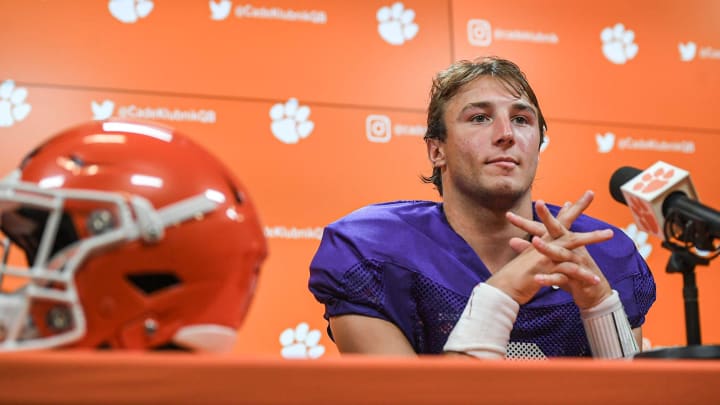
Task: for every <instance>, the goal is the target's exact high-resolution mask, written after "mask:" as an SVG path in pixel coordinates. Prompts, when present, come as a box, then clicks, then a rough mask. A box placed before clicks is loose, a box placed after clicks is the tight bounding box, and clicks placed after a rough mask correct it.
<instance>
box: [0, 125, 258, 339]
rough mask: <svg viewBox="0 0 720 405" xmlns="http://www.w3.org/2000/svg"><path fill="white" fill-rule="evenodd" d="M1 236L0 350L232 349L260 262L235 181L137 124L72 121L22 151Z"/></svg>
mask: <svg viewBox="0 0 720 405" xmlns="http://www.w3.org/2000/svg"><path fill="white" fill-rule="evenodd" d="M0 230H2V232H3V233H4V234H5V236H6V237H7V238H6V240H5V244H4V249H3V252H4V254H3V261H2V265H1V266H0V283H1V285H2V286H3V291H2V292H1V293H0V351H2V350H20V349H42V348H51V347H92V348H103V347H107V348H127V349H156V348H168V347H173V348H186V349H190V350H197V351H219V352H222V351H228V350H231V349H232V347H233V346H234V343H235V341H236V334H237V330H238V329H239V327H240V325H241V323H242V321H243V318H244V317H245V314H246V313H247V311H248V306H249V304H250V302H251V300H252V297H253V293H254V290H255V285H256V281H257V278H258V273H259V269H260V265H261V263H262V262H263V260H264V259H265V257H266V255H267V245H266V241H265V238H264V236H263V232H262V229H261V226H260V223H259V220H258V216H257V214H256V211H255V208H254V207H253V204H252V202H251V201H250V198H249V196H248V194H247V192H246V190H245V189H244V188H243V186H242V185H241V184H240V183H239V182H238V181H237V180H236V179H235V178H234V176H233V175H232V174H231V173H230V172H229V171H228V170H227V169H226V168H225V167H224V166H223V165H222V164H221V163H220V162H219V161H218V160H217V159H216V158H215V157H213V156H212V155H211V154H210V153H208V152H207V151H206V150H204V149H203V148H201V147H200V146H198V145H197V144H196V143H194V142H192V141H191V140H190V139H188V138H187V137H186V136H184V135H182V134H180V133H178V132H177V131H174V130H173V129H171V128H169V127H166V126H163V125H160V124H157V123H151V122H141V121H128V120H118V119H112V120H107V121H94V122H89V123H85V124H81V125H78V126H76V127H74V128H71V129H68V130H65V131H62V132H60V133H59V134H57V135H55V136H54V137H52V138H50V139H49V140H47V141H46V142H44V143H43V144H41V145H40V146H39V147H37V148H36V149H35V150H33V151H32V152H30V153H29V154H28V155H27V156H26V157H25V158H24V160H23V161H22V163H21V165H20V167H19V168H18V169H17V170H16V171H15V172H13V174H11V175H10V176H8V177H7V178H5V179H3V180H2V181H0ZM12 246H17V247H19V248H20V249H21V250H22V251H23V252H24V256H25V257H26V259H27V260H26V262H27V263H23V264H22V265H17V264H16V262H21V261H22V260H12V259H11V260H10V261H9V260H8V256H11V257H14V256H16V255H14V254H13V255H8V252H11V251H12V252H20V250H17V249H16V248H13V247H12ZM20 256H22V253H20ZM10 280H13V282H14V283H15V288H14V289H12V290H9V289H8V288H7V287H6V285H7V283H8V282H10ZM18 280H21V281H23V282H22V285H18Z"/></svg>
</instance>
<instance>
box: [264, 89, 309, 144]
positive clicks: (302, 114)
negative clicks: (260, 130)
mask: <svg viewBox="0 0 720 405" xmlns="http://www.w3.org/2000/svg"><path fill="white" fill-rule="evenodd" d="M308 117H310V108H309V107H307V106H300V103H298V101H297V99H296V98H291V99H289V100H288V101H287V102H286V103H277V104H275V105H274V106H272V108H271V109H270V118H272V124H270V130H271V131H272V133H273V135H275V138H277V139H278V140H279V141H280V142H282V143H286V144H291V143H298V141H299V140H300V139H304V138H307V137H308V136H309V135H310V133H311V132H312V131H313V129H314V128H315V124H314V123H313V122H312V121H309V120H308Z"/></svg>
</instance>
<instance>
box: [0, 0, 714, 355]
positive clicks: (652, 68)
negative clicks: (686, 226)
mask: <svg viewBox="0 0 720 405" xmlns="http://www.w3.org/2000/svg"><path fill="white" fill-rule="evenodd" d="M0 15H1V16H2V18H1V20H2V23H0V150H1V151H2V152H1V153H2V155H1V156H2V159H0V170H1V171H2V172H8V171H10V170H11V169H13V168H14V167H15V166H16V165H17V163H18V162H19V160H20V158H21V156H22V155H23V154H24V153H26V152H27V151H28V150H29V149H30V148H31V147H33V146H34V145H36V144H37V143H39V142H40V141H41V140H43V139H44V138H46V137H48V136H50V135H51V134H53V133H55V132H57V131H58V130H60V129H63V128H66V127H68V126H70V125H73V124H76V123H78V122H81V121H85V120H90V119H104V118H107V117H110V116H119V117H130V118H145V119H154V120H157V121H159V122H163V123H166V124H169V125H172V126H174V127H175V128H177V129H179V130H181V131H183V132H185V133H187V134H188V135H190V136H191V137H193V138H194V139H195V140H196V141H198V142H199V143H201V144H202V145H204V146H205V147H207V148H208V149H209V150H211V151H212V152H213V153H214V154H215V155H217V156H218V157H219V158H220V159H221V160H223V161H224V162H225V163H226V164H227V165H228V166H229V167H230V168H231V169H232V170H233V171H234V172H235V173H236V174H237V176H238V177H239V178H240V179H241V180H242V181H243V183H244V184H245V185H246V186H247V188H248V189H249V190H250V193H251V195H252V198H253V199H254V201H255V203H256V205H257V207H258V209H259V211H260V216H261V219H262V222H263V224H264V229H265V235H266V236H267V238H268V240H269V248H270V256H269V258H268V260H267V262H266V265H265V266H264V268H263V269H262V276H261V280H260V283H259V285H258V290H257V295H256V300H255V301H254V303H253V305H252V308H251V311H250V313H249V316H248V318H247V320H246V322H245V324H244V326H243V329H242V331H241V334H240V337H239V340H238V342H237V345H236V352H238V353H276V354H278V355H283V356H285V357H299V358H318V357H322V356H336V355H337V350H336V349H335V347H334V345H333V343H332V342H331V341H330V340H329V338H328V337H327V334H326V333H325V327H326V323H325V321H324V320H323V318H322V314H323V308H322V306H321V305H319V304H318V303H316V302H315V301H314V299H313V297H312V296H311V294H310V293H309V292H308V289H307V279H308V264H309V262H310V260H311V258H312V256H313V253H314V252H315V249H316V248H317V246H318V243H319V239H320V236H321V234H322V229H323V227H324V226H325V225H326V224H328V223H329V222H331V221H333V220H335V219H337V218H338V217H340V216H342V215H344V214H347V213H349V212H350V211H352V210H354V209H357V208H359V207H361V206H363V205H365V204H369V203H374V202H380V201H386V200H394V199H434V200H437V199H438V196H437V193H436V191H435V190H434V189H432V187H431V186H429V185H425V184H422V183H421V182H420V180H419V176H421V175H427V174H429V173H430V165H429V163H428V161H427V157H426V151H425V145H424V143H423V141H422V136H423V134H424V131H425V107H426V104H427V101H428V91H429V88H430V83H431V78H432V76H433V74H434V73H435V72H437V71H438V70H440V69H442V68H445V67H446V66H448V65H449V64H450V63H451V62H452V61H455V60H458V59H468V58H474V57H477V56H481V55H498V56H502V57H505V58H509V59H511V60H513V61H515V62H517V63H518V64H519V65H520V66H521V67H522V68H523V69H524V70H525V71H526V73H527V75H528V77H529V80H530V82H531V83H532V84H533V86H534V88H535V90H536V92H537V95H538V97H539V99H540V103H541V106H542V108H543V110H544V113H545V116H546V118H547V120H548V123H549V130H548V133H547V135H548V142H547V143H546V144H545V145H544V146H543V151H542V153H541V155H540V156H541V158H540V169H539V172H538V175H537V180H536V182H535V185H534V191H533V193H534V196H535V198H540V197H542V198H543V199H545V200H548V201H551V202H556V203H562V202H564V201H567V200H574V199H575V198H577V197H578V196H580V194H581V193H582V192H583V191H584V190H586V189H592V190H594V191H595V192H596V199H595V202H594V204H593V205H592V206H591V208H590V209H589V213H590V214H591V215H595V216H598V217H601V218H603V219H605V220H607V221H609V222H611V223H613V224H614V225H617V226H618V227H620V228H624V229H625V231H626V232H627V233H628V234H629V235H630V236H631V237H632V238H633V239H634V240H635V242H636V243H637V245H638V247H639V249H640V251H641V252H642V254H643V255H644V256H645V257H646V259H647V261H648V263H649V264H650V266H651V267H652V269H653V270H654V274H655V277H656V279H657V296H658V299H657V302H656V304H655V306H654V307H653V308H652V310H651V312H650V314H649V315H648V317H647V322H646V324H645V326H644V328H643V330H644V334H645V337H646V338H647V340H648V341H647V342H646V344H648V343H649V344H650V345H652V346H653V347H661V346H673V345H682V344H684V343H685V324H684V312H683V300H682V276H681V275H679V274H667V273H666V272H665V265H666V263H667V260H668V257H669V252H668V251H666V250H664V249H662V248H661V246H660V241H659V240H658V239H654V238H653V237H652V236H651V237H648V236H647V235H646V234H645V233H643V232H638V231H637V227H636V226H635V225H634V224H633V223H632V217H631V215H630V211H629V209H628V208H627V207H625V206H623V205H620V204H618V203H617V202H615V201H613V200H612V199H611V197H610V195H609V193H608V191H607V190H608V182H609V179H610V177H611V175H612V173H613V172H614V171H615V169H617V168H618V167H621V166H634V167H637V168H640V169H644V168H646V167H648V166H650V165H651V164H652V163H654V162H655V161H657V160H664V161H666V162H669V163H671V164H673V165H675V166H678V167H681V168H684V169H686V170H689V171H690V173H691V174H692V178H693V181H694V184H695V187H696V189H697V190H698V193H699V196H700V199H701V201H702V202H703V203H704V204H706V205H709V206H711V207H715V208H718V207H720V204H719V202H720V190H719V189H718V184H719V182H718V180H717V178H718V176H719V175H720V156H719V155H718V145H719V144H720V119H718V108H720V103H719V102H718V94H720V24H718V19H719V18H720V1H717V0H685V1H682V2H680V1H668V0H648V1H625V0H605V1H601V2H578V1H575V0H568V1H564V0H556V1H546V2H543V3H542V4H540V3H538V2H537V1H533V0H507V1H478V0H450V1H442V0H405V1H403V2H392V1H353V2H350V1H332V0H326V1H323V0H297V1H285V0H254V1H248V2H245V1H238V0H210V1H207V0H110V1H108V0H74V1H69V0H68V1H57V0H52V1H41V0H25V1H19V0H0ZM188 164H192V162H188ZM218 237H221V235H218ZM387 238H388V239H392V238H393V235H392V234H388V235H387ZM208 242H209V243H211V241H210V240H209V241H208ZM696 272H697V283H698V286H699V291H700V293H699V294H700V321H701V327H702V329H701V332H702V337H703V342H704V343H720V265H719V264H718V263H717V262H715V263H713V264H712V265H711V266H708V267H698V268H697V270H696Z"/></svg>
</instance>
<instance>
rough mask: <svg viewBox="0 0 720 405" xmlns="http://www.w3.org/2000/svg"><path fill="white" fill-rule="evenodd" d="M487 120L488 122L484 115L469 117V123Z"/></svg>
mask: <svg viewBox="0 0 720 405" xmlns="http://www.w3.org/2000/svg"><path fill="white" fill-rule="evenodd" d="M488 120H489V118H488V116H487V115H485V114H477V115H473V116H472V117H470V121H473V122H486V121H488Z"/></svg>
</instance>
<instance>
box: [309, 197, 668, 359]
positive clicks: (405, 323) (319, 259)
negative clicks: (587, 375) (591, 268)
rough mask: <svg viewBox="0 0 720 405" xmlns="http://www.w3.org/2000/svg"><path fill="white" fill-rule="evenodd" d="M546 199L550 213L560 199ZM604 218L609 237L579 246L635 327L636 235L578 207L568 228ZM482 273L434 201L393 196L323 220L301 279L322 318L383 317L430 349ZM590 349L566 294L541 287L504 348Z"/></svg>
mask: <svg viewBox="0 0 720 405" xmlns="http://www.w3.org/2000/svg"><path fill="white" fill-rule="evenodd" d="M548 207H549V208H550V211H551V212H552V213H553V214H554V215H555V214H557V211H558V210H559V207H556V206H551V205H548ZM533 209H534V207H533ZM535 220H538V219H537V217H536V218H535ZM607 228H611V229H612V230H613V231H614V237H613V238H612V239H611V240H609V241H606V242H602V243H597V244H592V245H589V246H587V249H588V251H589V252H590V254H591V255H592V257H593V258H594V260H595V262H596V263H597V264H598V266H599V267H600V269H602V271H603V273H604V274H605V277H606V278H607V280H608V282H609V283H610V285H611V286H612V288H613V289H615V290H617V291H618V293H619V295H620V299H621V301H622V303H623V305H624V307H625V312H626V313H627V315H628V319H629V321H630V325H631V326H632V327H633V328H636V327H639V326H641V325H642V324H643V322H644V321H645V315H646V314H647V312H648V310H649V309H650V306H651V305H652V303H653V302H654V301H655V282H654V280H653V277H652V274H651V273H650V270H649V268H648V266H647V264H646V263H645V261H644V260H643V258H642V256H640V254H639V253H638V251H637V249H636V248H635V244H634V243H633V241H632V240H631V239H630V238H628V237H627V236H626V235H625V233H624V232H623V231H622V230H620V229H618V228H616V227H613V226H612V225H609V224H607V223H605V222H602V221H599V220H596V219H593V218H591V217H589V216H586V215H582V216H580V217H579V218H578V219H577V220H576V221H575V223H574V224H573V225H572V227H571V230H573V231H577V232H587V231H592V230H596V229H607ZM490 276H491V273H490V271H489V270H488V269H487V267H485V264H483V262H482V261H481V260H480V258H479V257H478V256H477V254H476V253H475V251H474V250H473V249H472V248H471V247H470V245H468V244H467V242H465V240H464V239H462V237H460V235H458V234H457V233H455V231H454V230H453V229H452V228H451V227H450V225H449V224H448V222H447V220H446V218H445V214H444V213H443V205H442V203H437V202H431V201H396V202H388V203H383V204H374V205H369V206H367V207H364V208H361V209H359V210H357V211H355V212H353V213H351V214H349V215H347V216H345V217H344V218H341V219H340V220H338V221H336V222H334V223H332V224H330V225H329V226H327V227H326V229H325V231H324V233H323V237H322V241H321V243H320V247H319V248H318V251H317V253H316V254H315V257H314V258H313V261H312V263H311V264H310V280H309V287H310V290H311V291H312V293H313V294H314V295H315V297H316V298H317V300H318V301H320V302H321V303H323V304H325V315H324V316H325V319H328V318H329V317H333V316H338V315H345V314H358V315H365V316H370V317H376V318H380V319H384V320H386V321H389V322H392V323H393V324H395V325H396V326H397V327H398V328H399V329H400V330H401V331H402V332H403V334H404V335H405V337H406V338H407V339H408V341H409V342H410V344H411V345H412V346H413V348H414V349H415V351H416V352H417V353H418V354H433V353H442V348H443V346H444V344H445V341H446V340H447V337H448V335H449V333H450V331H451V330H452V329H453V327H454V326H455V323H456V322H457V320H458V319H459V318H460V314H461V313H462V311H463V309H464V308H465V304H466V303H467V301H468V299H469V297H470V293H471V291H472V289H473V287H475V285H477V284H478V283H480V282H483V281H485V280H487V279H488V278H489V277H490ZM328 333H331V331H330V328H329V327H328ZM331 337H332V335H331ZM590 355H591V353H590V346H589V344H588V342H587V337H586V336H585V329H584V328H583V324H582V320H581V319H580V312H579V309H578V307H577V306H576V305H575V303H574V302H573V299H572V297H571V296H570V294H568V293H566V292H565V291H563V290H560V289H554V288H550V287H544V288H542V289H541V290H540V291H539V292H538V293H537V295H536V296H535V297H534V298H533V299H532V300H531V301H529V302H528V303H526V304H524V305H522V306H521V307H520V312H519V313H518V316H517V319H516V321H515V324H514V326H513V330H512V332H511V334H510V344H509V345H508V357H509V358H543V357H555V356H590Z"/></svg>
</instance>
